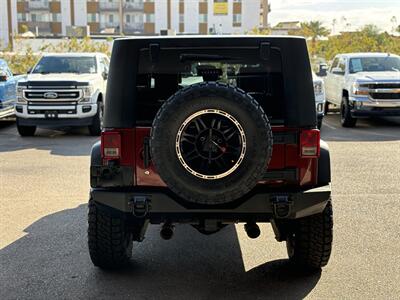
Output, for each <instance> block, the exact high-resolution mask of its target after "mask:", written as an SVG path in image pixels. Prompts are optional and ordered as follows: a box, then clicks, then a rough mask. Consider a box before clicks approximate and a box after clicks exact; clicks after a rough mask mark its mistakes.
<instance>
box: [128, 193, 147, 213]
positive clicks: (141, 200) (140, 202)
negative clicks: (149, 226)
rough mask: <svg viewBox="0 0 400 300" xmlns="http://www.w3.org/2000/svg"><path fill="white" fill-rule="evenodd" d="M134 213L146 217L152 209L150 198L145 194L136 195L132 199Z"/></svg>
mask: <svg viewBox="0 0 400 300" xmlns="http://www.w3.org/2000/svg"><path fill="white" fill-rule="evenodd" d="M131 205H132V214H133V215H134V216H135V217H138V218H144V217H145V216H146V215H147V213H148V212H149V209H150V200H148V199H147V198H146V197H144V196H135V197H133V199H132V200H131Z"/></svg>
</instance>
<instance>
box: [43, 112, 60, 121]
mask: <svg viewBox="0 0 400 300" xmlns="http://www.w3.org/2000/svg"><path fill="white" fill-rule="evenodd" d="M44 117H45V118H46V119H58V112H57V111H55V110H46V111H45V112H44Z"/></svg>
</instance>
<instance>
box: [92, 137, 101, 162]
mask: <svg viewBox="0 0 400 300" xmlns="http://www.w3.org/2000/svg"><path fill="white" fill-rule="evenodd" d="M90 165H91V166H101V146H100V141H98V142H96V143H95V144H94V145H93V146H92V150H91V151H90Z"/></svg>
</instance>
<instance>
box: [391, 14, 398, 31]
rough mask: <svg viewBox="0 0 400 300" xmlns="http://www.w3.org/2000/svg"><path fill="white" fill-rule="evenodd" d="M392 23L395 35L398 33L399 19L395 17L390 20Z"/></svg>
mask: <svg viewBox="0 0 400 300" xmlns="http://www.w3.org/2000/svg"><path fill="white" fill-rule="evenodd" d="M390 22H391V23H392V32H393V33H395V32H396V28H397V18H396V16H393V17H392V18H391V19H390Z"/></svg>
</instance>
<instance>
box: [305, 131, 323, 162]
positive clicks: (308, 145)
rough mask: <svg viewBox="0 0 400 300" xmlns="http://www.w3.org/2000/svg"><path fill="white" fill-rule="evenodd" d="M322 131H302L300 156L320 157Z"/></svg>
mask: <svg viewBox="0 0 400 300" xmlns="http://www.w3.org/2000/svg"><path fill="white" fill-rule="evenodd" d="M319 147H320V131H319V130H318V129H310V130H303V131H301V132H300V156H301V157H308V158H312V157H319Z"/></svg>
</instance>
